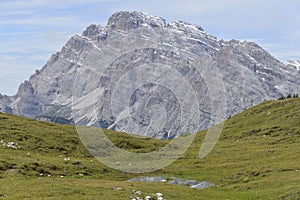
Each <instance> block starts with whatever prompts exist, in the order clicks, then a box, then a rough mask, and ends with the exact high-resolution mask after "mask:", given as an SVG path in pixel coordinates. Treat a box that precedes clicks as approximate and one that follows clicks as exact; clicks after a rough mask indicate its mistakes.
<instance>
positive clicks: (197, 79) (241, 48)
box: [0, 11, 300, 139]
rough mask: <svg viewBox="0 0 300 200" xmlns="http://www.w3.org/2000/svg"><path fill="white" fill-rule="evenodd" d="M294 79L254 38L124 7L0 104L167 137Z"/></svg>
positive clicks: (282, 89) (297, 78)
mask: <svg viewBox="0 0 300 200" xmlns="http://www.w3.org/2000/svg"><path fill="white" fill-rule="evenodd" d="M299 84H300V74H299V71H298V70H297V68H294V67H291V66H290V65H285V64H283V63H281V62H280V61H279V60H277V59H276V58H274V57H273V56H272V55H270V53H268V52H267V51H265V50H264V49H263V48H261V47H260V46H259V45H257V44H255V43H253V42H246V41H237V40H230V41H224V40H217V38H216V37H214V36H212V35H210V34H208V33H207V32H206V31H204V30H203V28H202V27H200V26H198V25H192V24H190V23H187V22H183V21H177V22H172V23H167V22H166V20H165V19H163V18H161V17H156V16H152V15H148V14H145V13H142V12H125V11H124V12H117V13H115V14H113V15H112V16H111V17H110V18H109V20H108V23H107V25H106V26H105V27H102V26H101V25H90V26H89V27H87V29H86V30H85V31H84V32H83V34H82V35H75V36H73V37H71V38H70V40H69V41H68V42H67V43H66V45H65V46H64V47H63V48H62V49H61V51H60V52H57V53H56V54H54V55H52V56H51V58H50V59H49V61H48V62H47V64H46V65H45V66H44V67H43V68H42V69H41V70H37V71H36V72H35V73H34V74H33V75H32V76H31V77H30V78H29V80H26V81H25V82H23V83H22V84H21V85H20V87H19V89H18V92H17V94H16V95H15V96H12V97H8V96H5V95H4V96H0V102H1V104H0V110H2V111H4V112H7V113H12V114H16V115H22V116H25V117H29V118H35V119H41V120H46V121H52V122H61V123H72V122H73V123H75V124H77V125H88V126H96V127H103V128H109V129H114V130H119V131H124V132H129V133H138V134H141V135H145V136H151V137H156V138H163V139H167V138H174V137H177V136H178V135H180V134H184V133H187V132H190V133H192V132H196V131H198V130H203V129H205V128H208V127H210V126H212V125H214V124H217V123H219V122H221V121H223V120H224V119H227V118H229V117H230V116H232V115H234V114H237V113H240V112H241V111H243V110H245V109H247V108H249V107H252V106H254V105H257V104H259V103H261V102H262V101H265V100H270V99H276V98H278V97H280V96H285V95H287V94H289V93H300V88H299Z"/></svg>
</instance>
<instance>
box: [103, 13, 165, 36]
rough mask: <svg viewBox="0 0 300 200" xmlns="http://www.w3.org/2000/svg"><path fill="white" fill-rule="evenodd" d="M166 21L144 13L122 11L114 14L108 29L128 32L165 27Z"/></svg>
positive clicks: (109, 21)
mask: <svg viewBox="0 0 300 200" xmlns="http://www.w3.org/2000/svg"><path fill="white" fill-rule="evenodd" d="M165 26H166V20H165V19H163V18H161V17H157V16H153V15H149V14H147V13H144V12H137V11H134V12H128V11H121V12H117V13H115V14H113V15H112V16H111V17H110V18H109V20H108V23H107V27H108V28H110V29H118V30H123V31H127V30H130V29H136V28H139V27H152V28H155V27H165Z"/></svg>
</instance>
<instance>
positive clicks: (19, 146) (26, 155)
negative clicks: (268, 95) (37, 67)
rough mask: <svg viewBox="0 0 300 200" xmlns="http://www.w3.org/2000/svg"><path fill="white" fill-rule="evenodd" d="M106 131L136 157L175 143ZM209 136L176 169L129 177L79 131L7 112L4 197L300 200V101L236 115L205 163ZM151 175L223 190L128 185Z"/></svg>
mask: <svg viewBox="0 0 300 200" xmlns="http://www.w3.org/2000/svg"><path fill="white" fill-rule="evenodd" d="M105 132H106V134H107V135H108V137H109V138H110V139H111V140H112V141H113V142H114V143H115V144H116V145H117V146H119V147H121V148H125V149H127V150H129V151H133V152H150V151H152V150H155V149H157V148H160V147H162V146H164V145H165V144H167V143H168V141H159V140H155V139H149V138H136V137H132V136H129V135H127V134H125V133H118V132H114V131H109V130H106V131H105ZM205 133H206V131H202V132H199V133H197V135H196V138H195V140H194V142H193V144H192V145H191V147H190V148H189V150H188V151H187V152H186V153H185V154H184V155H183V156H182V157H181V158H180V159H178V160H177V161H176V162H174V163H173V164H171V165H170V166H168V167H166V168H164V169H162V170H159V171H156V172H152V173H148V174H128V173H122V172H118V171H116V170H113V169H111V168H109V167H106V166H104V165H102V164H101V163H100V162H99V161H98V160H96V159H95V158H93V157H92V156H91V155H90V154H89V152H88V151H87V150H86V149H85V148H84V146H83V145H82V143H81V142H80V140H79V137H78V135H77V133H76V130H75V128H74V127H73V126H69V125H56V124H51V123H45V122H39V121H35V120H29V119H25V118H22V117H17V116H12V115H7V114H3V113H0V141H1V143H0V199H103V200H105V199H116V200H117V199H124V200H125V199H130V196H131V191H132V190H140V191H142V193H143V194H145V195H153V194H155V193H156V192H161V193H163V194H164V197H165V199H168V200H172V199H180V200H185V199H192V200H194V199H195V200H196V199H300V99H285V100H280V101H269V102H265V103H263V104H261V105H259V106H256V107H253V108H251V109H249V110H247V111H245V112H243V113H241V114H239V115H236V116H234V117H232V118H231V119H229V120H227V121H226V123H225V127H224V130H223V132H222V135H221V138H220V140H219V141H218V143H217V145H216V146H215V148H214V149H213V151H212V152H211V153H210V154H209V155H208V156H207V157H205V158H204V159H200V158H199V157H198V153H199V149H200V146H201V144H202V141H203V139H204V136H205ZM12 142H13V143H12ZM143 175H146V176H164V177H173V176H175V177H177V178H184V179H193V180H202V181H208V182H213V183H215V184H216V187H212V188H208V189H203V190H197V189H191V188H189V187H187V186H175V185H169V184H166V183H131V182H126V180H128V179H130V178H133V177H138V176H143ZM117 187H121V188H122V189H123V190H114V188H117Z"/></svg>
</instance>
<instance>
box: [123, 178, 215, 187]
mask: <svg viewBox="0 0 300 200" xmlns="http://www.w3.org/2000/svg"><path fill="white" fill-rule="evenodd" d="M128 181H129V182H148V183H168V184H174V185H186V186H189V187H190V188H196V189H205V188H210V187H214V186H216V184H214V183H209V182H205V181H195V180H184V179H181V178H175V177H171V178H168V179H166V178H165V177H159V176H158V177H148V176H143V177H138V178H133V179H130V180H128Z"/></svg>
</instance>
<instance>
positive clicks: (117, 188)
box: [114, 187, 124, 191]
mask: <svg viewBox="0 0 300 200" xmlns="http://www.w3.org/2000/svg"><path fill="white" fill-rule="evenodd" d="M114 190H117V191H123V190H124V189H123V188H121V187H116V188H114Z"/></svg>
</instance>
